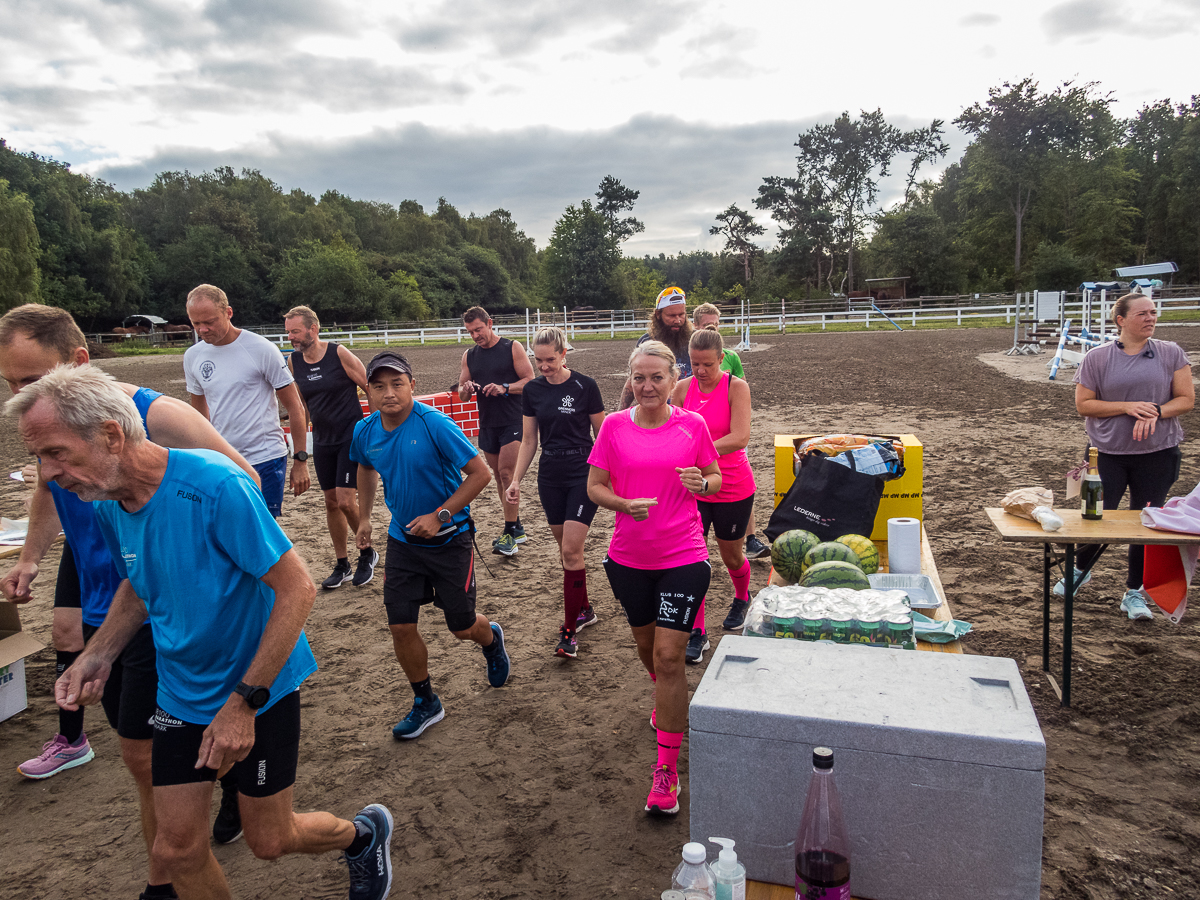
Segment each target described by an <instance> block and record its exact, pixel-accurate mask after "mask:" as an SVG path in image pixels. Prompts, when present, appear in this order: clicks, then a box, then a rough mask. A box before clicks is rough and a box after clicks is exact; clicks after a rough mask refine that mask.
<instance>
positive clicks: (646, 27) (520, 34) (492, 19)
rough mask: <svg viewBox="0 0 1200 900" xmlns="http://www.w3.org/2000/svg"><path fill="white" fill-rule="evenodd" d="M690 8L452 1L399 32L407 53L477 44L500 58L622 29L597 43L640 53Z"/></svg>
mask: <svg viewBox="0 0 1200 900" xmlns="http://www.w3.org/2000/svg"><path fill="white" fill-rule="evenodd" d="M688 11H689V7H687V6H686V5H685V4H683V3H682V2H672V0H610V2H607V3H596V2H594V0H526V2H521V3H497V2H495V0H467V2H452V3H451V2H447V3H443V4H442V5H440V6H438V7H435V8H434V9H432V10H431V11H429V12H428V13H427V14H426V15H424V16H422V17H420V18H417V19H414V20H412V21H407V22H402V23H400V24H398V25H397V27H396V36H397V40H398V41H399V42H400V46H401V47H403V48H405V49H406V50H417V51H425V52H429V51H444V50H458V49H462V48H463V47H465V46H467V45H468V43H470V42H471V41H475V40H484V41H487V42H489V43H490V44H491V45H492V46H493V47H494V48H495V50H496V52H497V53H498V54H499V55H500V56H505V57H515V56H524V55H527V54H531V53H534V52H537V51H538V50H541V49H542V48H543V47H545V46H546V45H547V44H548V43H550V42H552V41H554V40H555V39H557V38H561V37H563V36H565V35H567V34H568V33H572V32H580V31H595V30H597V29H599V28H603V27H605V26H609V25H613V24H616V25H619V26H620V29H619V31H618V32H617V33H616V34H615V35H605V36H604V37H603V38H600V39H599V40H597V41H596V42H595V44H594V46H596V47H597V48H598V49H601V50H607V51H611V52H628V53H637V52H643V51H645V50H647V49H648V48H649V47H651V46H653V45H654V44H655V43H656V42H657V41H658V40H659V39H660V38H662V37H664V36H666V35H668V34H671V33H672V32H674V31H675V30H677V29H678V28H679V27H680V26H681V25H683V23H684V21H685V18H686V16H687V14H688Z"/></svg>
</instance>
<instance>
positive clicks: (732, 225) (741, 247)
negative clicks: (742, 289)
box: [708, 203, 767, 284]
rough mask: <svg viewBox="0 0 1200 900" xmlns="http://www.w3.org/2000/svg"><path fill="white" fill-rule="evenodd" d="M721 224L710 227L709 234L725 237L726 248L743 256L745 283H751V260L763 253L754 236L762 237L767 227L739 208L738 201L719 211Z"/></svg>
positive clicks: (718, 217) (718, 215)
mask: <svg viewBox="0 0 1200 900" xmlns="http://www.w3.org/2000/svg"><path fill="white" fill-rule="evenodd" d="M717 221H718V222H720V223H721V224H720V225H713V226H712V227H711V228H709V229H708V233H709V234H717V235H721V236H722V237H724V238H725V249H726V250H727V251H728V252H730V253H733V254H735V255H737V256H740V257H741V258H742V267H743V269H744V270H745V273H746V280H745V284H749V283H750V261H751V260H752V259H753V258H754V255H755V254H756V253H762V250H761V248H759V246H758V245H757V244H755V243H754V238H756V237H761V236H762V235H763V234H764V233H765V232H766V230H767V229H765V228H764V227H763V226H761V225H759V224H758V223H757V222H755V221H754V217H753V216H752V215H750V213H748V212H746V211H745V210H744V209H739V208H738V205H737V204H736V203H731V204H729V208H728V209H726V210H725V211H724V212H722V213H717Z"/></svg>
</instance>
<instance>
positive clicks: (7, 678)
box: [0, 600, 44, 722]
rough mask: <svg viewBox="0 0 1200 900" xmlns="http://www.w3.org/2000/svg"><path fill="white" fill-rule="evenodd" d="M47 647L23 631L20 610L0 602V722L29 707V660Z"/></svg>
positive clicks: (12, 605) (10, 604)
mask: <svg viewBox="0 0 1200 900" xmlns="http://www.w3.org/2000/svg"><path fill="white" fill-rule="evenodd" d="M43 646H44V645H43V644H42V643H41V642H40V641H38V640H37V639H35V638H34V637H33V636H32V635H29V634H26V633H25V632H24V631H22V630H21V616H20V614H19V613H18V612H17V607H16V606H15V605H14V604H12V603H8V602H6V601H4V600H0V722H3V721H4V720H5V719H7V718H10V717H11V716H14V715H16V714H17V713H19V712H20V711H21V710H23V709H25V707H27V706H28V705H29V697H28V694H27V693H26V691H25V657H26V656H29V655H30V654H33V653H37V652H38V651H39V650H41V649H42V647H43Z"/></svg>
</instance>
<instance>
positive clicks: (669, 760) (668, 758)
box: [656, 728, 683, 772]
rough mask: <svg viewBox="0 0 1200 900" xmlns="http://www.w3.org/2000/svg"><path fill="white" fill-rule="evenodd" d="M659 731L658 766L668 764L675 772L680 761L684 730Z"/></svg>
mask: <svg viewBox="0 0 1200 900" xmlns="http://www.w3.org/2000/svg"><path fill="white" fill-rule="evenodd" d="M656 730H657V731H658V768H660V769H661V768H662V767H663V766H666V767H667V768H669V769H670V770H671V771H672V772H674V771H675V770H676V768H677V766H678V763H679V748H680V747H682V746H683V732H682V731H663V730H662V729H661V728H659V729H656Z"/></svg>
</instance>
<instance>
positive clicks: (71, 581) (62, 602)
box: [54, 544, 83, 609]
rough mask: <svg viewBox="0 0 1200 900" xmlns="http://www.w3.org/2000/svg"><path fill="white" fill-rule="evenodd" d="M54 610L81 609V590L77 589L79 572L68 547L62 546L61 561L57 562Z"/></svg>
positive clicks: (66, 545) (73, 555)
mask: <svg viewBox="0 0 1200 900" xmlns="http://www.w3.org/2000/svg"><path fill="white" fill-rule="evenodd" d="M54 608H55V609H82V608H83V590H82V589H81V588H80V587H79V570H78V569H76V568H75V554H74V553H73V552H72V550H71V547H70V545H68V544H63V550H62V559H60V560H59V562H58V578H57V579H55V581H54Z"/></svg>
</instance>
